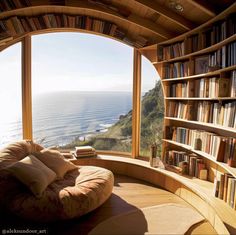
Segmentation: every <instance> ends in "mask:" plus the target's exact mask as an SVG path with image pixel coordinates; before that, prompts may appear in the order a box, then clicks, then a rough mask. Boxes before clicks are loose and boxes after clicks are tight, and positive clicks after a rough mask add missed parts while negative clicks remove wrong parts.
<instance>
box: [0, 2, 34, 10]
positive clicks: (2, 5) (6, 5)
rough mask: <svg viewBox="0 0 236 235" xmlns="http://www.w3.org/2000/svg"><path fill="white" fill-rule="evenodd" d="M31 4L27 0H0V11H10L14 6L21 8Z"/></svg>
mask: <svg viewBox="0 0 236 235" xmlns="http://www.w3.org/2000/svg"><path fill="white" fill-rule="evenodd" d="M27 6H31V3H30V1H29V0H1V1H0V12H3V11H10V10H13V9H16V8H22V7H27Z"/></svg>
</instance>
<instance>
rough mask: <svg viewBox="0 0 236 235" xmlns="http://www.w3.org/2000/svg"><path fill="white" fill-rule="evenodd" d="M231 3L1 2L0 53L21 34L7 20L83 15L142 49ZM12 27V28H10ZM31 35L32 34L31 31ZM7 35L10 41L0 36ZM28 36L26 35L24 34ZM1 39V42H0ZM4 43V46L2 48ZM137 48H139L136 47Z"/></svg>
mask: <svg viewBox="0 0 236 235" xmlns="http://www.w3.org/2000/svg"><path fill="white" fill-rule="evenodd" d="M234 2H235V1H234V0H223V1H222V0H208V1H204V0H37V1H35V0H15V1H13V0H2V1H0V40H1V39H2V42H1V41H0V49H1V45H2V47H4V46H5V44H12V43H14V42H16V41H17V39H19V38H20V37H22V36H24V35H23V33H21V35H19V33H16V34H15V33H14V32H12V31H11V30H10V29H9V27H10V26H9V25H8V24H6V23H5V22H6V21H7V19H10V18H13V17H15V16H18V17H32V16H38V15H42V14H51V13H54V14H69V15H72V16H73V15H86V16H91V17H93V18H94V19H102V20H106V21H108V22H111V23H113V24H115V25H116V26H117V27H118V28H119V29H120V30H121V32H122V33H123V34H124V35H125V40H123V39H122V40H123V41H124V42H125V43H127V44H131V45H132V43H130V42H132V41H141V42H142V43H136V44H135V43H134V44H133V46H134V47H143V46H147V45H151V44H155V43H159V42H162V41H165V40H168V39H171V38H173V37H176V36H178V35H180V34H183V33H185V32H187V31H189V30H191V29H193V28H195V27H197V26H199V25H201V24H203V23H204V22H206V21H208V20H210V19H212V18H214V17H215V16H216V15H217V14H218V13H220V12H222V11H223V10H224V9H226V8H227V7H229V6H230V5H231V4H233V3H234ZM14 27H15V26H14V24H13V28H14ZM31 31H33V30H31ZM5 33H7V34H8V36H10V37H11V38H8V39H9V41H8V39H7V37H6V36H5V35H4V34H5ZM27 33H28V32H27ZM4 36H5V38H4ZM4 43H5V44H4ZM140 44H141V45H140Z"/></svg>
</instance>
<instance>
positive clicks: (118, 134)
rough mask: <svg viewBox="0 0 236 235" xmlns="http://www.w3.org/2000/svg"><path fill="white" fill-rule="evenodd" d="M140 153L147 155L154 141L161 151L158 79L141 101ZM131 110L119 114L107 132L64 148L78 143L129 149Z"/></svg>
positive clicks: (122, 149)
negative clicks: (117, 119)
mask: <svg viewBox="0 0 236 235" xmlns="http://www.w3.org/2000/svg"><path fill="white" fill-rule="evenodd" d="M141 109H142V114H141V155H143V156H149V149H150V145H151V144H153V143H156V144H157V145H158V148H159V149H158V151H161V149H160V148H161V138H162V127H163V116H164V103H163V93H162V87H161V83H160V81H158V82H157V83H156V85H155V87H154V88H153V89H152V90H150V91H148V92H147V93H146V94H145V95H144V96H143V98H142V103H141ZM131 136H132V110H130V111H129V112H128V113H127V114H126V115H121V116H120V118H119V121H117V122H116V123H115V124H114V125H113V126H111V127H110V128H109V129H108V131H107V132H105V133H101V134H96V135H94V136H92V137H89V138H87V140H85V141H79V140H75V141H74V142H73V143H71V144H69V145H66V146H65V148H73V147H74V146H78V145H91V146H93V147H95V148H96V149H98V150H112V151H124V152H130V151H131V144H132V139H131Z"/></svg>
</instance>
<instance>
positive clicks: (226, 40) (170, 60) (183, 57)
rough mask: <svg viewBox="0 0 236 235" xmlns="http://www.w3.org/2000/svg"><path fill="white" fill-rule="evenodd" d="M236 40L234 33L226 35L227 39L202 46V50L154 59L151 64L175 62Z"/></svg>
mask: <svg viewBox="0 0 236 235" xmlns="http://www.w3.org/2000/svg"><path fill="white" fill-rule="evenodd" d="M235 40H236V35H232V36H230V37H228V38H227V39H225V40H223V41H221V42H219V43H216V44H214V45H212V46H210V47H207V48H204V49H202V50H199V51H196V52H193V53H189V54H186V55H183V56H179V57H175V58H173V59H169V60H164V61H159V62H158V61H156V62H153V64H154V65H155V64H162V63H165V62H167V63H170V62H176V61H179V60H185V59H188V58H189V57H194V56H198V55H202V54H206V53H210V52H213V51H215V50H217V49H219V48H221V47H222V46H224V45H226V44H228V43H230V42H234V41H235Z"/></svg>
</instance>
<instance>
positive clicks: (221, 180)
mask: <svg viewBox="0 0 236 235" xmlns="http://www.w3.org/2000/svg"><path fill="white" fill-rule="evenodd" d="M213 194H214V196H215V197H218V198H220V199H222V200H224V201H225V202H226V203H228V204H229V206H230V207H232V208H233V209H235V210H236V179H235V178H234V177H233V176H232V175H231V174H229V173H221V172H219V171H217V172H216V176H215V180H214V191H213Z"/></svg>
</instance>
